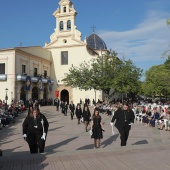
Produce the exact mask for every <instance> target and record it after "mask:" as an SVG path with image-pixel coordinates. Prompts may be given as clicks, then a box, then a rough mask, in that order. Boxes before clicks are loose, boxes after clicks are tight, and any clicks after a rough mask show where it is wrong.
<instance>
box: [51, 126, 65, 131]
mask: <svg viewBox="0 0 170 170" xmlns="http://www.w3.org/2000/svg"><path fill="white" fill-rule="evenodd" d="M63 127H64V126H60V127H57V128H53V129H49V130H48V132H49V131H55V130H57V129H61V128H63Z"/></svg>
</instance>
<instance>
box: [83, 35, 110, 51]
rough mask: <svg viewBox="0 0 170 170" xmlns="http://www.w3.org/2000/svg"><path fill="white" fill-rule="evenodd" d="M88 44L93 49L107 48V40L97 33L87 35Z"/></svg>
mask: <svg viewBox="0 0 170 170" xmlns="http://www.w3.org/2000/svg"><path fill="white" fill-rule="evenodd" d="M86 40H87V44H88V46H89V47H90V48H91V49H93V50H107V46H106V44H105V42H104V41H103V40H102V39H101V38H100V37H99V36H98V35H96V34H94V33H93V34H91V35H90V36H89V37H87V39H86Z"/></svg>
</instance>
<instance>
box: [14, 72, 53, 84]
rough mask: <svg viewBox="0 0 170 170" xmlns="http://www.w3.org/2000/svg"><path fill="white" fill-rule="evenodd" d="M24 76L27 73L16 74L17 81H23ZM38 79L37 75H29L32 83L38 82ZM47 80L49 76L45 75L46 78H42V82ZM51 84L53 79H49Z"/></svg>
mask: <svg viewBox="0 0 170 170" xmlns="http://www.w3.org/2000/svg"><path fill="white" fill-rule="evenodd" d="M26 77H27V75H19V74H18V75H17V81H25V80H26ZM38 79H39V77H31V82H32V83H37V82H38ZM48 80H50V78H49V77H47V78H42V82H43V83H44V84H47V83H48ZM51 84H53V80H51Z"/></svg>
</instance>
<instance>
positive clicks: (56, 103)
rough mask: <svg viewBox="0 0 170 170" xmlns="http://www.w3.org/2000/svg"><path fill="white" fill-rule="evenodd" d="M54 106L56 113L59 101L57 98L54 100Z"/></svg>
mask: <svg viewBox="0 0 170 170" xmlns="http://www.w3.org/2000/svg"><path fill="white" fill-rule="evenodd" d="M54 105H55V106H56V111H59V105H60V100H59V99H58V98H56V99H55V100H54Z"/></svg>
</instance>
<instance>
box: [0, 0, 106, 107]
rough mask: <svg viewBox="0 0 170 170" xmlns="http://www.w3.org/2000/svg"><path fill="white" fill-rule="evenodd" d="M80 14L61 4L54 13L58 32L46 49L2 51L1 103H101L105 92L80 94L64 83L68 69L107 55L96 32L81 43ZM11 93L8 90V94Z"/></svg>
mask: <svg viewBox="0 0 170 170" xmlns="http://www.w3.org/2000/svg"><path fill="white" fill-rule="evenodd" d="M76 15H77V12H76V10H75V8H74V6H73V3H72V2H71V1H70V0H61V1H59V8H57V9H56V11H55V12H54V13H53V16H54V17H55V18H56V28H55V29H54V33H52V35H51V36H50V42H49V43H46V44H45V46H44V47H37V46H33V47H16V48H11V49H0V84H1V87H4V90H3V91H2V93H1V94H0V99H2V100H3V99H5V95H6V93H8V100H9V101H10V100H24V101H25V100H28V99H30V98H33V99H47V98H52V99H55V98H56V97H58V98H59V99H60V100H64V101H67V102H68V103H70V101H73V102H74V103H75V104H77V103H79V102H80V99H82V101H84V100H85V98H89V99H90V100H91V101H92V100H93V99H96V100H97V99H100V100H102V98H103V96H102V92H101V91H94V90H88V91H85V90H80V89H79V88H73V87H71V86H66V85H65V84H64V82H63V81H62V79H63V78H65V76H66V75H67V74H68V73H69V68H70V67H72V66H79V64H80V63H82V62H84V61H90V60H91V59H93V58H96V57H98V56H101V55H103V54H105V53H106V52H107V47H106V44H105V43H104V41H103V40H102V39H101V38H100V37H99V36H98V35H96V34H95V33H94V32H93V33H92V34H91V35H90V36H89V37H87V38H86V39H85V40H83V41H82V37H81V32H80V31H79V30H78V29H77V27H76V25H75V20H76ZM5 89H8V90H5Z"/></svg>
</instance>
